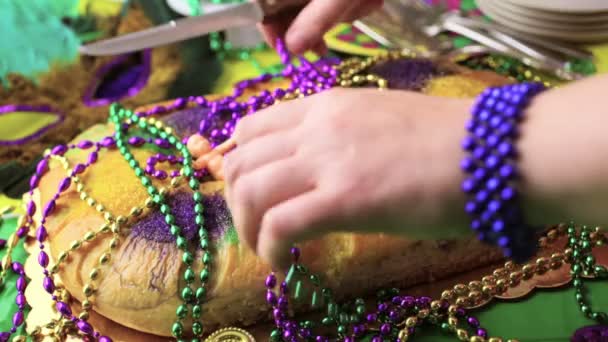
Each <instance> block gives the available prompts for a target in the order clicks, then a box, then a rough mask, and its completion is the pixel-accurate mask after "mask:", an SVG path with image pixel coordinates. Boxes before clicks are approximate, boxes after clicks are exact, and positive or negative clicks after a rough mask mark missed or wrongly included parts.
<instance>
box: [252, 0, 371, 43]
mask: <svg viewBox="0 0 608 342" xmlns="http://www.w3.org/2000/svg"><path fill="white" fill-rule="evenodd" d="M279 1H281V0H279ZM382 3H383V0H311V1H310V2H309V3H308V4H307V5H306V6H305V7H304V8H303V9H302V10H301V11H299V12H293V13H285V14H284V15H281V16H280V17H278V18H276V19H275V20H272V21H270V22H267V23H263V24H262V25H261V27H260V29H261V31H262V33H263V34H264V37H265V38H266V41H267V42H268V44H270V45H271V46H274V44H275V42H276V40H277V38H285V41H286V42H285V43H286V45H287V48H288V49H289V50H290V51H291V52H292V53H296V54H301V53H304V52H306V51H307V50H313V51H315V52H317V53H320V54H322V53H324V52H325V50H326V47H325V43H324V42H323V35H324V34H325V33H326V32H327V31H329V30H330V29H331V28H332V27H333V26H334V25H335V24H338V23H340V22H349V21H353V20H356V19H358V18H361V17H364V16H366V15H368V14H370V13H371V12H372V11H374V10H375V9H378V8H380V7H381V6H382Z"/></svg>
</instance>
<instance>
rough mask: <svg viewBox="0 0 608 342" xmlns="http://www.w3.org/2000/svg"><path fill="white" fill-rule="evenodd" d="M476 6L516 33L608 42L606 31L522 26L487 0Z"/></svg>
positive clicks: (482, 0)
mask: <svg viewBox="0 0 608 342" xmlns="http://www.w3.org/2000/svg"><path fill="white" fill-rule="evenodd" d="M477 4H478V6H479V9H481V11H482V12H484V13H485V14H487V15H488V16H489V17H490V18H492V19H493V20H495V21H496V22H497V23H499V24H502V25H504V26H506V27H508V28H511V29H513V30H516V31H520V32H525V33H528V34H534V35H538V36H542V37H548V38H553V39H556V40H563V41H570V42H577V43H583V42H600V41H606V40H608V30H600V31H586V32H583V31H579V32H576V31H573V30H568V29H563V30H555V29H548V28H543V27H538V26H531V25H528V24H522V23H520V22H518V21H516V20H514V19H513V17H510V16H509V15H506V14H505V12H504V11H501V10H499V9H497V8H496V7H495V6H494V5H493V4H492V3H491V2H490V3H488V0H481V1H480V0H477Z"/></svg>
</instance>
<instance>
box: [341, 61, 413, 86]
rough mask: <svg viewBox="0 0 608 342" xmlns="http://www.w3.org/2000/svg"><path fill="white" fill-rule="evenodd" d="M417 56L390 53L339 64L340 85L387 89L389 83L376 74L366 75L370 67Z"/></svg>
mask: <svg viewBox="0 0 608 342" xmlns="http://www.w3.org/2000/svg"><path fill="white" fill-rule="evenodd" d="M413 57H415V55H413V54H408V53H405V52H389V53H386V54H383V55H378V56H373V57H367V58H364V59H361V58H357V57H355V58H350V59H347V60H345V61H343V62H342V63H340V64H338V66H337V67H336V69H337V70H338V71H339V72H340V74H339V77H338V84H339V85H340V86H341V87H346V88H349V87H361V86H365V85H375V86H376V87H378V88H379V89H387V88H388V81H387V80H386V79H384V78H382V77H379V76H377V75H374V74H367V73H364V72H365V71H366V70H367V69H369V68H370V67H372V66H374V65H376V64H379V63H384V62H388V61H392V60H398V59H403V58H413Z"/></svg>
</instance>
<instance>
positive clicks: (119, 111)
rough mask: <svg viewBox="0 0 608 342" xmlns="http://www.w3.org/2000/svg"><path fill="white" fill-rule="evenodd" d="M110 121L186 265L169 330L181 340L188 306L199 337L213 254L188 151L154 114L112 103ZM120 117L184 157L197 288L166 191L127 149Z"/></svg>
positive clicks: (126, 157)
mask: <svg viewBox="0 0 608 342" xmlns="http://www.w3.org/2000/svg"><path fill="white" fill-rule="evenodd" d="M110 121H112V122H113V123H114V126H115V140H116V146H117V147H118V150H119V152H120V153H121V154H122V156H123V157H124V158H125V160H126V161H127V162H128V163H129V166H130V167H131V168H132V169H133V171H134V172H135V175H136V176H137V177H138V178H139V179H140V181H141V183H142V185H143V186H145V187H146V190H147V192H148V194H149V195H150V197H151V198H152V200H153V202H154V203H155V204H156V205H157V206H158V207H159V210H160V212H161V213H162V214H163V215H164V218H165V222H166V223H167V225H169V228H170V231H171V234H172V235H173V236H174V237H175V239H176V245H177V247H178V248H179V249H180V250H181V251H182V252H183V254H182V262H183V263H184V265H186V270H185V271H184V275H183V279H184V281H185V282H186V286H185V287H184V288H183V289H182V291H181V293H180V296H181V299H182V301H183V304H182V305H180V306H179V307H178V308H177V310H176V316H177V319H176V321H175V322H174V323H173V326H172V329H171V332H172V334H173V336H174V337H175V338H177V339H178V341H184V340H183V339H182V338H183V336H184V326H183V323H182V321H183V320H184V319H185V318H186V317H187V316H188V313H189V310H190V307H191V308H192V309H191V316H192V318H193V324H192V334H193V335H194V336H195V338H194V339H193V340H192V341H193V342H195V341H200V339H199V338H200V337H201V336H202V335H203V324H202V322H201V321H200V318H201V313H202V308H201V303H202V302H203V300H204V299H205V297H206V293H207V291H206V285H207V283H208V281H209V276H210V268H211V263H212V256H211V253H210V251H209V245H210V243H209V236H208V234H207V231H206V229H205V227H204V223H205V222H204V217H203V211H204V206H203V195H202V194H201V193H200V191H199V185H200V184H199V181H198V180H197V179H196V178H195V177H194V169H193V168H192V156H191V155H190V152H189V151H188V149H187V147H186V146H185V145H184V144H183V143H181V142H180V141H179V139H178V138H177V137H176V136H175V135H174V134H173V132H172V130H171V129H170V128H165V127H163V125H162V123H161V122H160V121H156V120H155V119H153V118H148V119H145V118H141V117H139V116H137V115H135V114H134V113H133V112H131V111H128V110H126V109H124V108H122V107H121V106H120V105H118V104H113V105H112V106H111V108H110ZM123 121H124V122H126V124H127V125H132V124H137V125H138V126H139V127H140V128H141V129H143V130H145V131H147V132H148V133H150V134H151V135H152V136H154V137H155V138H160V139H165V140H166V141H168V142H169V144H171V145H172V146H173V147H174V148H175V149H177V150H178V151H179V153H180V154H181V156H182V157H183V159H184V161H183V167H182V170H181V172H182V175H184V176H185V177H187V178H188V185H189V187H190V188H191V189H192V191H194V194H193V196H192V197H193V199H194V203H195V205H194V211H195V214H196V216H195V221H196V224H197V226H198V235H199V238H200V248H201V249H202V250H203V256H202V262H203V270H202V271H201V272H200V274H199V280H200V286H199V287H198V288H197V289H196V290H193V288H192V285H193V283H194V282H195V278H196V275H195V272H194V270H193V268H192V265H193V263H194V255H193V253H192V252H190V251H189V250H188V243H187V240H186V238H185V237H184V236H183V234H182V231H181V228H180V227H179V226H177V225H176V224H175V216H174V215H173V214H172V213H171V212H170V208H169V205H168V204H167V202H166V198H165V195H166V192H165V191H162V190H161V191H159V190H158V189H156V187H154V185H153V184H152V181H151V180H150V178H148V177H147V176H146V175H145V172H144V169H142V168H141V166H140V165H139V162H138V161H137V160H136V159H135V157H134V156H133V154H132V153H131V152H130V151H129V148H128V143H127V139H128V137H127V136H126V135H125V132H124V131H123Z"/></svg>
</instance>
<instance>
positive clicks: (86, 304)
mask: <svg viewBox="0 0 608 342" xmlns="http://www.w3.org/2000/svg"><path fill="white" fill-rule="evenodd" d="M53 159H56V160H58V161H59V162H60V163H61V164H62V166H63V167H64V168H65V169H66V170H69V168H70V165H69V161H68V160H67V158H65V157H63V156H53ZM69 174H70V175H72V174H73V173H72V172H70V173H69ZM72 180H73V182H74V183H75V184H77V192H79V194H80V198H81V199H82V200H83V201H85V202H86V203H87V204H88V205H89V206H91V207H94V208H95V209H96V210H97V211H98V212H100V213H101V214H103V216H104V220H105V222H104V223H103V224H102V225H101V227H100V228H99V230H97V231H91V232H88V233H86V234H85V235H84V237H83V240H82V241H79V240H76V241H74V242H72V244H71V248H70V249H69V250H66V251H63V252H60V253H59V256H58V260H57V263H56V264H55V265H54V266H53V267H52V268H51V273H52V274H56V273H57V272H58V271H59V267H60V266H61V264H62V263H63V262H65V261H66V260H67V259H68V256H69V253H70V252H74V251H76V250H77V249H78V248H80V247H81V246H82V245H83V244H84V243H85V242H88V243H90V242H92V241H94V239H96V238H97V237H99V236H101V235H103V234H108V233H112V234H114V235H115V236H114V237H113V239H112V240H111V241H110V245H109V252H108V253H106V254H104V255H106V257H104V256H102V258H100V259H99V260H98V263H97V266H96V267H95V268H94V269H93V270H92V271H91V272H90V274H89V279H90V280H91V281H96V280H97V279H98V278H99V268H100V267H99V266H100V265H102V263H103V262H105V260H109V257H111V251H112V250H114V249H115V248H116V247H117V246H118V243H119V237H120V227H121V224H117V223H120V222H123V221H125V220H123V219H122V216H118V217H117V218H116V220H115V221H116V222H113V221H114V217H115V215H113V214H112V213H109V212H108V211H107V210H106V209H103V207H100V206H99V204H98V202H97V201H96V200H94V199H92V198H91V197H90V196H89V195H88V194H87V193H86V192H84V188H85V185H84V183H83V182H82V181H81V180H80V179H79V178H78V177H77V176H75V175H74V176H72ZM179 180H180V178H179V177H176V178H173V179H172V180H171V186H172V187H178V186H179ZM165 191H166V190H165V189H161V192H165ZM153 205H154V203H153V202H152V201H151V199H150V198H148V199H146V201H145V204H144V205H142V206H139V207H138V206H135V207H133V208H132V209H131V211H130V214H129V218H128V219H127V221H125V222H124V224H128V223H129V222H128V220H130V219H133V220H135V219H137V218H138V217H139V216H140V215H141V214H142V213H143V211H144V210H145V208H146V207H148V208H150V207H152V206H153ZM124 224H123V225H124ZM92 286H93V285H92V284H85V287H84V288H83V292H84V295H85V297H86V299H85V300H84V301H82V303H81V304H82V309H83V311H82V312H81V313H80V314H79V319H81V320H87V319H88V316H89V310H90V309H91V308H92V304H91V302H90V300H89V296H90V294H91V290H87V288H92ZM59 290H60V291H61V298H62V300H63V301H64V302H66V303H67V302H68V300H69V294H68V292H67V290H65V289H59ZM70 323H72V322H71V321H70V320H62V321H58V322H51V323H49V324H47V325H46V326H47V328H50V329H54V332H53V333H54V335H56V336H55V337H56V338H59V339H60V337H61V336H66V335H67V334H69V333H70V331H72V332H73V331H74V325H73V324H70ZM36 330H40V329H36ZM37 334H40V332H39V331H35V332H34V333H33V335H37Z"/></svg>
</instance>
